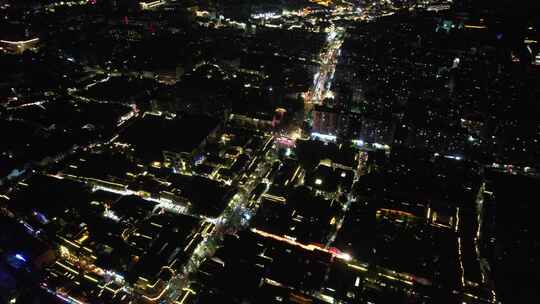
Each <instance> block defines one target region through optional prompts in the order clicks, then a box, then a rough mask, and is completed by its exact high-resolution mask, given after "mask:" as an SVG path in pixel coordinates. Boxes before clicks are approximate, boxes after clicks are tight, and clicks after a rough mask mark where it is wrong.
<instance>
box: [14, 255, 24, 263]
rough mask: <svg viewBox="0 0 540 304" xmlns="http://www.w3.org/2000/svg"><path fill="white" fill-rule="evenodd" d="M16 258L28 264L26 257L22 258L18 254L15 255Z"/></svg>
mask: <svg viewBox="0 0 540 304" xmlns="http://www.w3.org/2000/svg"><path fill="white" fill-rule="evenodd" d="M15 258H16V259H18V260H21V261H23V262H26V258H25V257H24V256H22V255H21V254H19V253H17V254H16V255H15Z"/></svg>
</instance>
